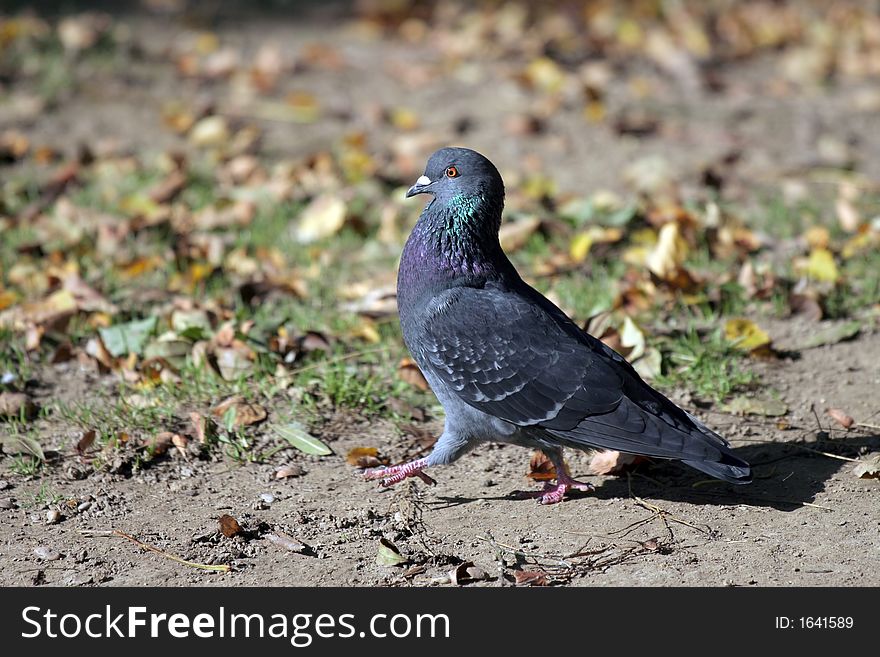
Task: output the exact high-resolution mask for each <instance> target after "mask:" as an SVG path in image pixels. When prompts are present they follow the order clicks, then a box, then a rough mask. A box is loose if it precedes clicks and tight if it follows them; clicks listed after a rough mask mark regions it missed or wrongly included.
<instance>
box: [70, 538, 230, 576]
mask: <svg viewBox="0 0 880 657" xmlns="http://www.w3.org/2000/svg"><path fill="white" fill-rule="evenodd" d="M79 533H80V534H82V535H83V536H118V537H119V538H124V539H126V540H128V541H131V542H132V543H134V544H135V545H137V546H138V547H140V548H142V549H144V550H148V551H149V552H155V553H156V554H158V555H160V556H163V557H165V558H166V559H170V560H171V561H176V562H177V563H181V564H183V565H184V566H189V567H191V568H199V569H201V570H213V571H215V572H220V573H228V572H229V571H230V570H232V567H231V566H229V565H228V564H219V565H212V564H205V563H196V562H194V561H187V560H186V559H183V558H181V557H178V556H176V555H173V554H170V553H168V552H165V551H164V550H160V549H159V548H157V547H154V546H152V545H148V544H146V543H144V542H143V541H139V540H138V539H136V538H135V537H134V536H131V535H130V534H126V533H125V532H123V531H120V530H118V529H111V530H108V531H101V530H91V529H81V530H79Z"/></svg>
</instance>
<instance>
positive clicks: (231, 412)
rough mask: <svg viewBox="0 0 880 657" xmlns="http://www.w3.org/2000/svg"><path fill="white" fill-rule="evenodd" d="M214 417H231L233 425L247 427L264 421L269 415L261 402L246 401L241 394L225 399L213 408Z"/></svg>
mask: <svg viewBox="0 0 880 657" xmlns="http://www.w3.org/2000/svg"><path fill="white" fill-rule="evenodd" d="M211 413H212V414H213V415H214V417H218V418H224V419H225V418H231V419H230V422H231V423H232V426H233V427H247V426H250V425H252V424H257V423H259V422H262V421H263V420H265V419H266V417H267V416H268V413H267V412H266V409H265V408H263V407H262V406H260V405H259V404H255V403H251V402H247V401H245V398H244V397H242V396H241V395H233V396H232V397H228V398H227V399H224V400H223V401H221V402H220V403H219V404H217V405H216V406H214V407H213V408H212V409H211Z"/></svg>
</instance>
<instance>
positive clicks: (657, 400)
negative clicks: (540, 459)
mask: <svg viewBox="0 0 880 657" xmlns="http://www.w3.org/2000/svg"><path fill="white" fill-rule="evenodd" d="M647 402H648V403H645V402H642V403H638V404H637V403H636V402H634V401H632V400H631V399H630V398H628V397H624V398H623V399H622V400H621V403H620V404H619V405H618V407H617V408H616V409H614V410H613V411H611V412H610V413H605V414H602V415H592V416H589V417H586V418H584V419H583V420H581V421H580V422H579V423H578V424H577V425H576V426H575V427H573V428H570V429H569V428H566V429H559V428H553V427H552V426H548V425H546V424H545V425H544V427H545V429H546V430H547V431H548V432H549V433H550V434H551V435H553V436H554V437H555V438H556V439H557V440H559V441H560V442H562V443H564V444H566V445H569V446H571V447H575V448H584V447H598V448H602V449H611V450H616V451H619V452H627V453H630V454H640V455H642V456H650V457H655V458H664V459H675V460H679V461H682V462H684V463H686V464H687V465H689V466H691V467H692V468H696V469H697V470H700V471H702V472H705V473H706V474H709V475H712V476H713V477H717V478H718V479H722V480H724V481H728V482H731V483H738V484H744V483H748V482H749V481H750V480H751V470H750V468H749V464H748V463H746V462H745V461H743V460H742V459H740V458H739V457H737V456H735V455H734V454H733V453H732V452H731V451H730V446H729V444H728V443H727V441H726V440H724V439H723V438H722V437H721V436H719V435H718V434H716V433H715V432H713V431H711V430H710V429H708V428H707V427H705V426H704V425H703V424H701V423H700V422H699V421H698V420H697V419H696V418H694V417H693V416H691V415H689V414H688V413H685V412H684V411H682V410H681V409H679V408H678V407H676V406H675V405H674V404H673V403H672V402H671V401H669V400H667V399H666V398H665V397H662V395H659V393H658V394H657V395H656V397H653V398H652V399H649V400H647Z"/></svg>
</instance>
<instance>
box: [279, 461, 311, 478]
mask: <svg viewBox="0 0 880 657" xmlns="http://www.w3.org/2000/svg"><path fill="white" fill-rule="evenodd" d="M305 473H306V471H305V470H304V469H303V467H302V466H301V465H295V464H294V465H285V466H282V467H280V468H278V469H277V470H276V471H275V478H276V479H287V478H288V477H301V476H303V475H304V474H305Z"/></svg>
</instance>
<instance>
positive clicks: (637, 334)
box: [620, 315, 645, 363]
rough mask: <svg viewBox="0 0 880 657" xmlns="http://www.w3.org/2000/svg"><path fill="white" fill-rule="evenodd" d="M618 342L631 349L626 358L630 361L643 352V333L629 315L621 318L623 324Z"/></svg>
mask: <svg viewBox="0 0 880 657" xmlns="http://www.w3.org/2000/svg"><path fill="white" fill-rule="evenodd" d="M620 344H621V345H622V346H624V347H629V348H630V350H631V351H630V352H629V354H628V355H627V357H626V358H627V360H628V361H629V362H631V363H632V362H633V361H636V360H638V359H639V358H641V357H642V356H643V355H644V353H645V334H644V333H643V332H642V329H640V328H639V327H638V326H636V323H635V322H634V321H632V318H631V317H629V315H627V317H626V318H625V319H624V320H623V326H622V327H621V329H620Z"/></svg>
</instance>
